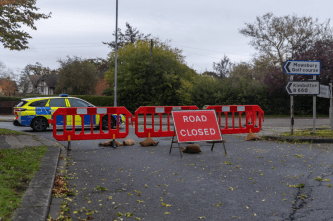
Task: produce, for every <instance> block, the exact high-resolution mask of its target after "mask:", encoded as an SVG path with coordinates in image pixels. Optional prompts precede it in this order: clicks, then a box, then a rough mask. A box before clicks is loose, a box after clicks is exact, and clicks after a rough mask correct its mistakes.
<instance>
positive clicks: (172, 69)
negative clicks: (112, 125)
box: [106, 41, 197, 111]
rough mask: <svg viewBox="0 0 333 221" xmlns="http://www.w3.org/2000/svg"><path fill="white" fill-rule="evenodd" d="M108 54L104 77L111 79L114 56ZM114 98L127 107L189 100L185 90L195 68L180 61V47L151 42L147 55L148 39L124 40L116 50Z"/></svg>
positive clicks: (188, 87)
mask: <svg viewBox="0 0 333 221" xmlns="http://www.w3.org/2000/svg"><path fill="white" fill-rule="evenodd" d="M114 56H115V54H114V53H111V54H110V58H109V67H110V70H109V71H108V72H106V79H107V80H108V83H109V84H110V85H113V83H114V71H115V70H114V66H115V64H114V62H115V59H114ZM117 73H118V74H117V89H118V93H117V95H118V98H117V102H118V104H119V105H121V106H125V107H126V108H128V109H129V110H130V111H135V110H136V108H138V107H139V106H150V105H153V106H158V105H161V106H165V105H179V104H191V100H190V99H189V98H190V96H189V93H190V92H191V83H193V81H194V79H195V77H196V76H197V74H196V72H195V71H194V70H193V69H191V68H189V67H188V66H187V65H186V64H185V61H184V56H183V55H182V54H181V50H179V49H177V48H171V47H170V46H169V45H168V44H167V43H162V42H159V41H157V42H155V44H154V48H153V53H152V56H151V47H150V42H149V41H138V42H136V43H134V44H127V45H125V46H124V47H122V48H120V49H119V51H118V71H117Z"/></svg>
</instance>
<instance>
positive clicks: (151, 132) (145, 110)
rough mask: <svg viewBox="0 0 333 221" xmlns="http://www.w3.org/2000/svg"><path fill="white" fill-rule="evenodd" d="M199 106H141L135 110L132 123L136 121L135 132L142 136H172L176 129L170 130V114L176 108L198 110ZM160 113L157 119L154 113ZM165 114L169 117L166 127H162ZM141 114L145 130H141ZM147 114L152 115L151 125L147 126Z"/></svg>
mask: <svg viewBox="0 0 333 221" xmlns="http://www.w3.org/2000/svg"><path fill="white" fill-rule="evenodd" d="M198 109H199V108H198V107H197V106H146V107H139V108H138V109H137V110H136V111H135V117H132V124H133V122H135V134H136V136H138V137H140V138H145V137H149V136H150V137H172V136H173V133H174V130H173V129H172V130H170V114H171V112H172V111H176V110H198ZM156 114H157V115H158V119H155V117H154V115H156ZM163 114H164V115H166V117H167V125H166V129H165V130H163V128H162V125H163V124H162V117H163ZM139 115H143V127H144V128H143V131H139V122H138V120H139ZM147 115H151V116H150V117H151V125H152V126H151V127H150V128H147ZM155 120H156V121H159V125H160V127H159V129H157V130H156V128H155Z"/></svg>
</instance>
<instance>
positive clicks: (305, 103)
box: [0, 93, 330, 115]
mask: <svg viewBox="0 0 333 221" xmlns="http://www.w3.org/2000/svg"><path fill="white" fill-rule="evenodd" d="M36 96H38V97H52V96H50V95H27V96H26V98H29V97H36ZM55 96H58V95H54V97H55ZM71 97H77V98H80V99H83V100H86V101H88V102H89V103H91V104H93V105H95V106H98V107H113V104H114V99H113V96H97V95H71ZM21 99H22V98H21V97H6V96H0V102H1V101H12V102H19V101H20V100H21ZM312 100H313V99H312V96H294V110H295V112H294V113H295V114H296V115H312V105H313V104H312ZM118 102H119V101H118ZM206 102H207V101H206ZM3 103H5V102H3ZM6 103H9V102H6ZM206 104H208V105H246V104H257V105H259V106H260V107H261V108H262V109H263V111H265V114H266V115H289V114H290V96H288V95H287V94H283V95H281V94H280V95H268V94H267V93H263V94H260V95H259V94H258V95H256V96H237V95H236V94H235V95H234V96H230V97H228V99H227V100H224V101H220V102H218V103H216V104H213V103H210V102H209V101H208V103H206ZM193 105H197V106H198V107H199V108H202V106H203V105H202V104H201V103H197V104H196V103H194V104H193ZM329 105H330V102H329V99H327V98H320V97H317V115H328V113H329ZM5 106H8V105H5ZM139 106H140V104H137V108H138V107H139ZM135 110H136V109H135ZM135 110H129V111H130V112H132V113H133V114H134V111H135Z"/></svg>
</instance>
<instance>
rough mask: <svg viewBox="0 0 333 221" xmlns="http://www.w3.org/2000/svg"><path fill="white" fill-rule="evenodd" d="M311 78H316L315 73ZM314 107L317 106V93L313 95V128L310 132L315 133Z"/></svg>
mask: <svg viewBox="0 0 333 221" xmlns="http://www.w3.org/2000/svg"><path fill="white" fill-rule="evenodd" d="M313 80H314V81H315V80H316V75H313ZM316 107H317V95H313V130H312V133H313V134H315V133H316V115H317V114H316Z"/></svg>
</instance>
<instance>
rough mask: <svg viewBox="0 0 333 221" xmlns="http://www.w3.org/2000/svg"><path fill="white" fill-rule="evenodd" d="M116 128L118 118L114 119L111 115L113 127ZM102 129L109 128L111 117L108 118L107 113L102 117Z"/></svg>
mask: <svg viewBox="0 0 333 221" xmlns="http://www.w3.org/2000/svg"><path fill="white" fill-rule="evenodd" d="M114 128H116V120H115V119H114V117H112V116H111V129H114ZM102 129H103V130H108V129H109V119H108V115H105V116H104V117H103V118H102Z"/></svg>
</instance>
